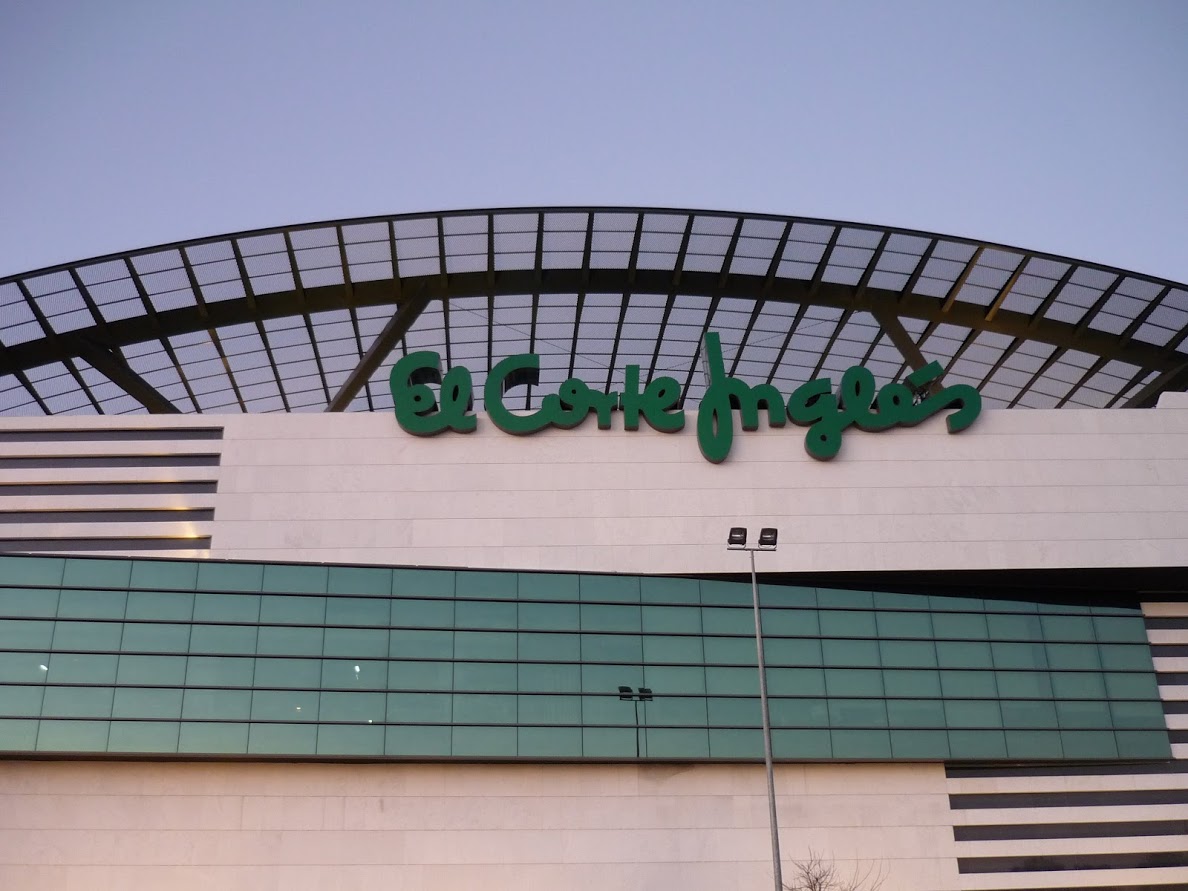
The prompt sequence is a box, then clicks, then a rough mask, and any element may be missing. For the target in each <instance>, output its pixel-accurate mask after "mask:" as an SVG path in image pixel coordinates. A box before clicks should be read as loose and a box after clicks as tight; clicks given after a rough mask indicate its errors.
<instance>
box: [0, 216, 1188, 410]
mask: <svg viewBox="0 0 1188 891" xmlns="http://www.w3.org/2000/svg"><path fill="white" fill-rule="evenodd" d="M709 330H713V331H717V332H719V334H720V335H721V341H722V346H723V353H724V358H725V360H726V363H727V368H728V369H729V371H730V373H731V374H734V375H736V376H738V377H740V378H742V379H744V380H747V381H749V382H751V383H763V382H770V383H774V384H776V385H777V387H779V388H780V389H782V390H783V391H790V390H791V389H793V388H794V387H795V386H796V385H798V384H799V383H802V382H803V381H805V380H808V379H810V378H813V377H819V376H837V375H838V374H839V373H840V372H841V371H843V370H844V369H845V368H847V367H849V366H851V365H855V364H861V365H864V366H866V367H868V368H869V369H870V370H871V371H872V372H873V373H874V374H875V377H876V379H878V380H879V381H888V380H897V379H900V378H902V377H903V376H904V375H905V374H907V373H908V372H909V371H910V370H911V369H912V368H915V367H919V366H920V365H922V364H924V363H925V362H928V361H932V360H936V361H938V362H940V363H941V364H942V366H944V368H945V375H946V380H950V381H955V382H958V381H959V382H962V383H969V384H972V385H974V386H976V387H978V389H979V390H980V391H981V393H982V395H983V398H984V399H985V400H986V402H987V404H988V405H992V406H1000V407H1015V406H1022V407H1033V408H1057V407H1064V406H1071V407H1082V408H1112V407H1123V406H1127V407H1134V406H1148V405H1152V404H1153V403H1154V402H1155V400H1156V399H1157V398H1158V395H1159V393H1161V392H1163V391H1165V390H1184V389H1188V348H1186V347H1185V339H1186V338H1188V286H1185V285H1182V284H1177V283H1175V282H1169V281H1165V280H1160V279H1156V278H1152V277H1150V276H1143V275H1140V274H1137V273H1131V272H1126V271H1123V270H1118V269H1113V268H1109V267H1106V266H1101V265H1098V264H1093V263H1085V262H1081V261H1077V260H1072V259H1068V258H1063V257H1055V256H1050V255H1045V254H1041V253H1039V252H1035V251H1027V250H1023V249H1019V248H1013V247H1009V246H1004V245H996V244H987V243H981V242H976V241H972V240H969V239H963V238H955V237H949V236H941V235H935V234H931V233H924V232H915V231H907V230H900V229H892V228H887V227H881V226H871V225H865V224H860V223H847V222H835V221H828V220H816V219H803V218H797V217H781V216H772V215H762V214H737V213H725V212H717V211H700V210H676V209H660V208H614V207H610V208H607V207H563V208H516V209H493V210H468V211H451V212H444V213H425V214H403V215H396V216H390V217H377V218H369V219H359V220H342V221H334V222H326V223H312V224H307V225H298V226H286V227H279V228H276V229H269V230H262V231H254V232H244V233H237V234H231V235H223V236H217V237H212V238H204V239H196V240H193V241H189V242H185V243H181V244H172V245H163V246H159V247H154V248H145V249H141V250H135V251H129V252H126V253H123V254H118V255H112V256H107V257H99V258H95V259H91V260H84V261H80V262H77V263H69V264H63V265H61V266H57V267H53V268H49V269H42V270H36V271H33V272H29V273H25V274H21V275H14V276H9V277H7V278H3V279H0V414H5V415H40V414H74V413H84V414H126V413H144V412H184V413H194V412H198V413H201V412H240V411H245V412H270V411H321V410H332V411H333V410H348V411H386V410H390V409H391V404H392V403H391V394H390V392H389V389H388V382H387V371H388V368H389V367H390V364H391V361H392V360H393V358H394V357H398V356H401V355H406V354H407V353H408V352H409V351H415V350H434V351H436V352H438V353H440V354H441V356H442V359H443V362H444V364H445V365H446V366H451V365H457V364H462V365H466V366H467V367H468V368H470V369H471V371H472V372H473V373H474V376H475V389H476V393H475V396H476V408H478V409H481V408H482V404H481V396H482V387H483V383H484V381H485V378H486V374H487V372H488V371H489V370H490V368H491V367H493V365H494V364H496V363H497V362H499V361H500V360H501V359H503V358H505V357H506V356H509V355H513V354H515V353H521V352H535V353H538V354H540V355H541V375H540V383H539V385H538V386H534V387H528V388H525V391H524V393H523V394H522V400H523V401H522V403H519V402H518V401H517V403H516V404H517V405H522V407H524V408H530V407H533V406H535V405H538V404H539V403H540V400H541V398H542V397H543V396H544V395H545V394H547V393H549V392H552V391H553V390H554V389H555V388H556V387H557V385H559V384H560V383H561V382H562V381H564V380H565V379H566V378H568V377H570V376H578V377H580V378H582V379H583V380H586V381H587V382H588V383H590V384H591V386H596V387H604V388H606V389H608V390H610V389H618V388H620V387H621V386H622V384H623V379H624V368H625V367H626V366H627V365H629V364H634V365H639V366H640V367H641V378H642V379H643V380H644V381H648V380H651V379H653V378H655V377H658V376H661V375H668V376H672V377H674V378H676V379H677V381H678V382H679V383H680V384H681V386H682V388H683V397H682V398H683V399H685V400H695V399H697V398H698V397H699V396H700V395H701V393H702V392H703V389H704V381H703V379H702V375H701V373H700V362H699V361H698V353H699V347H700V343H701V338H702V336H703V335H704V334H705V332H706V331H709ZM519 398H520V397H519V396H517V397H516V399H517V400H519Z"/></svg>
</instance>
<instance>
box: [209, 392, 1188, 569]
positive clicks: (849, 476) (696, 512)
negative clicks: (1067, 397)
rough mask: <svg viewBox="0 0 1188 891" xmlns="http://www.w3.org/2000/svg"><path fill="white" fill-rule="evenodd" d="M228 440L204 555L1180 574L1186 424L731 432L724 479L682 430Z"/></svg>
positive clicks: (986, 419) (261, 426) (1068, 422)
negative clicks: (809, 436) (758, 544)
mask: <svg viewBox="0 0 1188 891" xmlns="http://www.w3.org/2000/svg"><path fill="white" fill-rule="evenodd" d="M221 420H222V421H223V422H224V423H225V440H224V444H223V459H222V469H221V474H220V483H219V493H218V498H217V509H216V513H215V522H214V523H213V525H212V529H213V533H212V534H213V541H212V547H211V556H213V557H223V558H237V559H267V560H308V561H317V562H348V563H376V564H405V565H436V566H457V567H462V566H472V567H496V568H510V569H549V570H588V571H613V572H628V573H689V572H737V571H739V570H740V569H742V568H744V564H745V559H744V558H743V557H741V556H740V555H739V554H735V553H730V552H728V551H727V550H726V549H725V539H726V532H727V529H728V528H729V527H730V526H734V525H746V526H749V527H751V529H752V530H753V531H752V536H755V535H756V534H757V530H758V528H759V527H761V526H776V527H778V528H779V529H780V542H781V543H780V548H779V550H778V551H777V552H775V553H773V554H764V555H762V556H761V558H760V560H761V568H762V569H763V570H764V571H806V570H808V571H846V570H926V569H958V568H960V569H973V568H977V569H989V568H1033V567H1034V568H1058V567H1094V566H1168V565H1182V564H1184V563H1185V562H1188V411H1185V410H1181V409H1158V410H1147V411H1094V410H1087V411H1070V410H1067V409H1066V410H1060V411H1019V410H1014V411H986V412H984V413H983V416H982V417H981V418H979V419H978V421H977V422H976V423H975V424H974V426H973V427H971V428H970V429H969V430H967V431H965V432H964V433H961V434H958V435H949V434H947V433H946V431H945V426H944V422H943V421H942V420H941V419H940V418H934V419H932V420H931V421H929V422H926V423H925V424H923V425H921V426H919V427H916V428H913V429H898V430H891V431H887V432H883V433H863V432H861V431H857V430H850V431H847V433H846V434H845V437H844V443H843V445H842V450H841V454H839V455H838V456H837V457H836V458H835V459H834V460H832V461H829V462H821V461H817V460H814V459H813V458H811V457H809V456H808V455H807V453H806V452H805V450H804V447H803V437H804V430H803V429H802V428H799V427H785V428H784V429H767V428H764V429H761V430H759V431H757V432H754V433H744V432H736V435H735V440H734V447H733V450H732V451H731V454H730V456H729V458H727V460H726V461H725V462H723V463H722V464H718V465H715V464H711V463H709V462H707V461H705V460H704V459H703V458H702V457H701V454H700V452H699V451H698V448H697V439H696V436H695V434H694V429H695V416H694V415H692V413H690V417H689V421H688V423H687V424H686V427H685V430H684V431H682V432H680V433H675V434H663V433H658V432H655V431H653V430H651V429H648V428H646V427H644V428H643V429H640V430H639V431H636V432H627V431H624V430H622V429H621V427H619V426H617V425H618V424H619V423H621V419H619V418H618V417H616V418H615V420H616V429H613V430H608V431H601V430H598V429H597V427H596V426H595V425H594V423H593V422H592V420H588V421H587V423H585V424H583V425H582V426H581V427H579V428H577V429H574V430H568V431H563V430H549V431H545V432H542V433H538V434H535V435H533V436H526V437H517V436H510V435H507V434H505V433H503V432H501V431H499V430H498V429H496V428H495V427H494V425H493V424H491V422H490V421H489V420H488V419H487V418H486V417H485V416H480V418H479V429H478V431H476V432H475V433H472V434H466V435H463V434H457V433H445V434H442V435H439V436H436V437H433V438H418V437H414V436H410V435H409V434H406V433H405V432H403V431H402V430H401V429H400V428H399V427H398V426H397V425H396V422H395V420H394V419H393V418H392V416H391V415H387V414H344V415H313V416H310V415H295V414H290V415H284V414H274V415H251V416H236V417H228V418H224V419H221Z"/></svg>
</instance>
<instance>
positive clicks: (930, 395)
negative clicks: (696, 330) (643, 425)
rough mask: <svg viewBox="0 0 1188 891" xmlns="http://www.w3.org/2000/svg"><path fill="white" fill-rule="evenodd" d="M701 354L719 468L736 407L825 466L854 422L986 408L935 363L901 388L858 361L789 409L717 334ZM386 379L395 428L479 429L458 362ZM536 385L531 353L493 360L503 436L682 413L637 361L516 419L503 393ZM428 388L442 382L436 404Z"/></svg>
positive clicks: (431, 358) (432, 357) (491, 396)
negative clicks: (753, 379)
mask: <svg viewBox="0 0 1188 891" xmlns="http://www.w3.org/2000/svg"><path fill="white" fill-rule="evenodd" d="M702 357H703V359H704V362H705V369H706V377H707V384H706V390H705V395H704V396H703V397H702V400H701V405H700V407H699V410H698V414H697V444H698V447H699V448H700V449H701V454H702V455H703V456H704V457H705V458H706V460H708V461H712V462H714V463H715V464H717V463H719V462H721V461H724V460H725V459H726V457H727V456H728V455H729V454H730V447H731V445H732V444H733V442H734V415H735V412H736V411H737V412H738V416H739V422H740V426H741V427H742V429H743V430H746V431H754V430H758V429H759V416H760V410H761V409H765V410H766V412H767V423H768V425H769V426H771V427H783V426H784V424H785V422H786V421H787V420H789V419H790V420H791V421H792V423H794V424H797V425H799V426H802V427H807V428H808V430H807V431H806V434H805V438H804V447H805V450H806V451H807V452H808V453H809V455H811V456H812V457H814V458H817V459H819V460H822V461H828V460H829V459H830V458H832V457H834V456H835V455H836V454H837V453H838V451H839V450H840V449H841V442H842V434H843V433H844V432H845V431H846V429H848V428H849V427H851V426H853V427H857V428H858V429H859V430H865V431H869V432H876V431H879V430H886V429H888V428H890V427H897V426H898V427H911V426H914V425H916V424H919V423H920V422H921V421H924V420H927V419H928V418H931V417H932V416H933V415H935V414H937V413H939V412H941V411H944V410H945V409H950V408H951V409H956V410H955V411H953V412H951V413H950V414H949V415H948V416H947V417H946V418H945V424H946V426H947V428H948V430H949V432H950V433H959V432H961V431H962V430H965V429H966V428H967V427H969V425H970V424H972V423H973V422H974V420H975V419H976V418H977V416H978V414H979V413H980V412H981V409H982V397H981V395H980V394H979V393H978V391H977V389H975V388H974V387H972V386H970V385H969V384H955V385H953V386H951V387H936V386H935V385H936V382H937V381H938V380H939V379H940V377H941V375H942V374H943V373H944V372H943V369H942V368H941V366H940V365H939V364H938V363H936V362H930V363H929V364H927V365H925V366H924V367H923V368H919V369H916V370H915V371H913V372H912V373H911V374H909V375H908V376H907V377H906V378H905V379H904V382H903V383H889V384H884V385H883V386H882V387H880V388H878V389H877V390H876V387H875V380H874V375H872V374H871V373H870V371H868V370H867V369H866V368H863V367H862V366H860V365H855V366H854V367H852V368H848V369H846V371H845V372H844V373H843V374H842V377H841V381H840V383H839V385H838V388H837V392H836V393H834V390H833V381H832V379H830V378H816V379H814V380H811V381H808V382H807V383H804V384H801V385H800V386H799V387H797V388H796V389H795V390H794V391H793V392H792V394H791V395H790V396H789V397H788V400H787V403H786V404H785V402H784V398H783V396H781V395H780V392H779V391H778V390H777V389H776V388H775V387H774V386H772V385H771V384H758V385H751V384H747V383H746V382H744V381H741V380H738V379H737V378H734V377H731V376H730V375H728V374H727V373H726V366H725V363H724V362H723V360H722V344H721V340H720V338H719V337H718V335H717V334H716V333H715V332H712V331H711V332H707V333H706V335H705V338H704V341H703V343H702ZM389 383H390V386H391V389H392V404H393V407H394V410H395V414H396V422H397V423H398V424H399V425H400V426H401V427H402V428H403V429H404V430H406V431H407V432H409V433H412V434H414V435H416V436H434V435H436V434H438V433H441V432H443V431H445V430H455V431H457V432H459V433H469V432H471V431H472V430H474V429H475V427H476V426H477V423H478V422H477V419H476V418H475V416H474V414H473V396H472V393H473V388H472V384H471V377H470V372H469V371H468V370H467V369H466V368H464V367H462V366H457V367H455V368H451V369H450V370H449V371H448V372H447V373H446V374H445V376H444V377H443V376H442V374H441V357H440V356H439V355H438V354H437V353H435V352H431V351H424V352H417V353H410V354H409V355H407V356H405V357H404V358H403V359H401V360H399V361H398V362H397V363H396V364H395V365H394V366H392V373H391V375H390V377H389ZM539 383H540V357H539V356H538V355H536V354H535V353H524V354H521V355H516V356H508V357H507V358H506V359H503V360H502V361H500V362H498V363H497V364H496V365H495V367H494V368H492V369H491V373H490V374H489V375H488V376H487V382H486V384H485V385H484V387H483V400H484V402H485V403H486V409H487V416H488V417H489V418H490V419H491V422H492V423H493V424H494V425H495V426H496V427H498V428H499V429H500V430H503V431H504V432H505V433H512V434H515V435H517V436H524V435H527V434H530V433H535V432H537V431H538V430H544V429H545V428H546V427H557V428H559V429H562V430H568V429H571V428H573V427H576V426H578V425H579V424H581V423H582V422H583V421H584V420H585V419H586V416H587V415H590V414H593V415H595V416H596V417H597V419H598V428H599V429H600V430H608V429H610V426H611V415H612V413H613V412H615V411H622V413H623V427H624V429H626V430H638V429H639V421H640V418H641V417H642V418H643V420H645V421H646V422H647V423H648V425H649V426H650V427H652V428H653V429H655V430H659V431H661V432H664V433H674V432H676V431H678V430H682V429H684V426H685V412H684V410H683V409H681V408H678V407H677V406H678V403H679V402H680V398H681V386H680V384H679V383H678V382H677V381H676V380H674V379H673V378H671V377H658V378H656V379H655V380H653V381H651V382H650V383H648V384H647V385H646V386H645V387H643V389H642V391H641V389H640V369H639V366H638V365H628V366H627V367H626V369H625V371H624V380H623V392H622V394H619V393H616V392H610V393H602V392H599V391H597V390H593V389H591V388H590V386H589V385H588V384H586V383H585V382H584V381H582V380H579V379H578V378H570V379H569V380H567V381H565V382H564V383H563V384H561V386H560V387H558V388H557V392H555V393H549V394H547V395H546V396H545V397H544V398H543V399H542V400H541V404H540V408H538V409H537V410H536V411H534V412H530V413H517V412H514V411H512V410H511V409H509V408H508V407H507V405H506V404H505V402H504V397H505V396H506V394H507V393H508V391H510V390H512V389H514V388H516V387H520V386H524V385H532V386H537V385H539ZM429 384H439V385H440V405H439V404H438V399H437V398H435V397H434V394H433V391H432V390H431V389H430V387H429Z"/></svg>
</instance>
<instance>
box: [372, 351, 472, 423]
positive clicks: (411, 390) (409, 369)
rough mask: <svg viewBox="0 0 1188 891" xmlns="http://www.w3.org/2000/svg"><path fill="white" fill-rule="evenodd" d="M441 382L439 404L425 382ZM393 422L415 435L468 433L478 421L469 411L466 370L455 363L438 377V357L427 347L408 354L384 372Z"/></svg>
mask: <svg viewBox="0 0 1188 891" xmlns="http://www.w3.org/2000/svg"><path fill="white" fill-rule="evenodd" d="M431 383H433V384H440V385H441V407H440V408H438V405H437V400H436V399H435V398H434V397H433V391H432V390H430V389H429V386H428V385H429V384H431ZM388 386H389V387H391V389H392V407H393V409H394V410H395V412H396V423H398V424H399V425H400V426H401V427H403V428H404V429H405V430H407V431H408V432H409V433H412V434H413V435H415V436H435V435H436V434H438V433H441V432H442V431H443V430H456V431H458V432H459V433H470V432H471V431H473V430H474V429H475V428H476V427H477V426H478V421H477V419H476V418H475V416H474V415H473V414H470V411H471V410H472V409H473V407H474V395H473V393H474V391H473V386H472V384H471V380H470V372H469V371H468V370H467V369H465V368H463V367H462V366H460V365H459V366H458V367H456V368H451V369H450V370H449V371H448V372H447V373H446V376H445V377H444V378H443V377H442V376H441V356H439V355H438V354H437V353H434V352H430V351H428V350H426V351H424V352H420V353H409V354H408V355H407V356H405V357H404V358H403V359H401V360H400V361H399V362H397V363H396V364H395V365H393V366H392V373H391V374H390V375H388Z"/></svg>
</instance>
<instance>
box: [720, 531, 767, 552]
mask: <svg viewBox="0 0 1188 891" xmlns="http://www.w3.org/2000/svg"><path fill="white" fill-rule="evenodd" d="M779 536H780V531H779V530H778V529H775V528H773V527H771V526H764V527H763V528H762V529H760V530H759V548H758V550H760V551H774V550H775V549H776V542H777V540H778V539H779ZM726 547H728V548H733V549H735V550H746V549H747V529H746V527H745V526H731V527H730V535H729V536H728V537H727V539H726Z"/></svg>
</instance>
